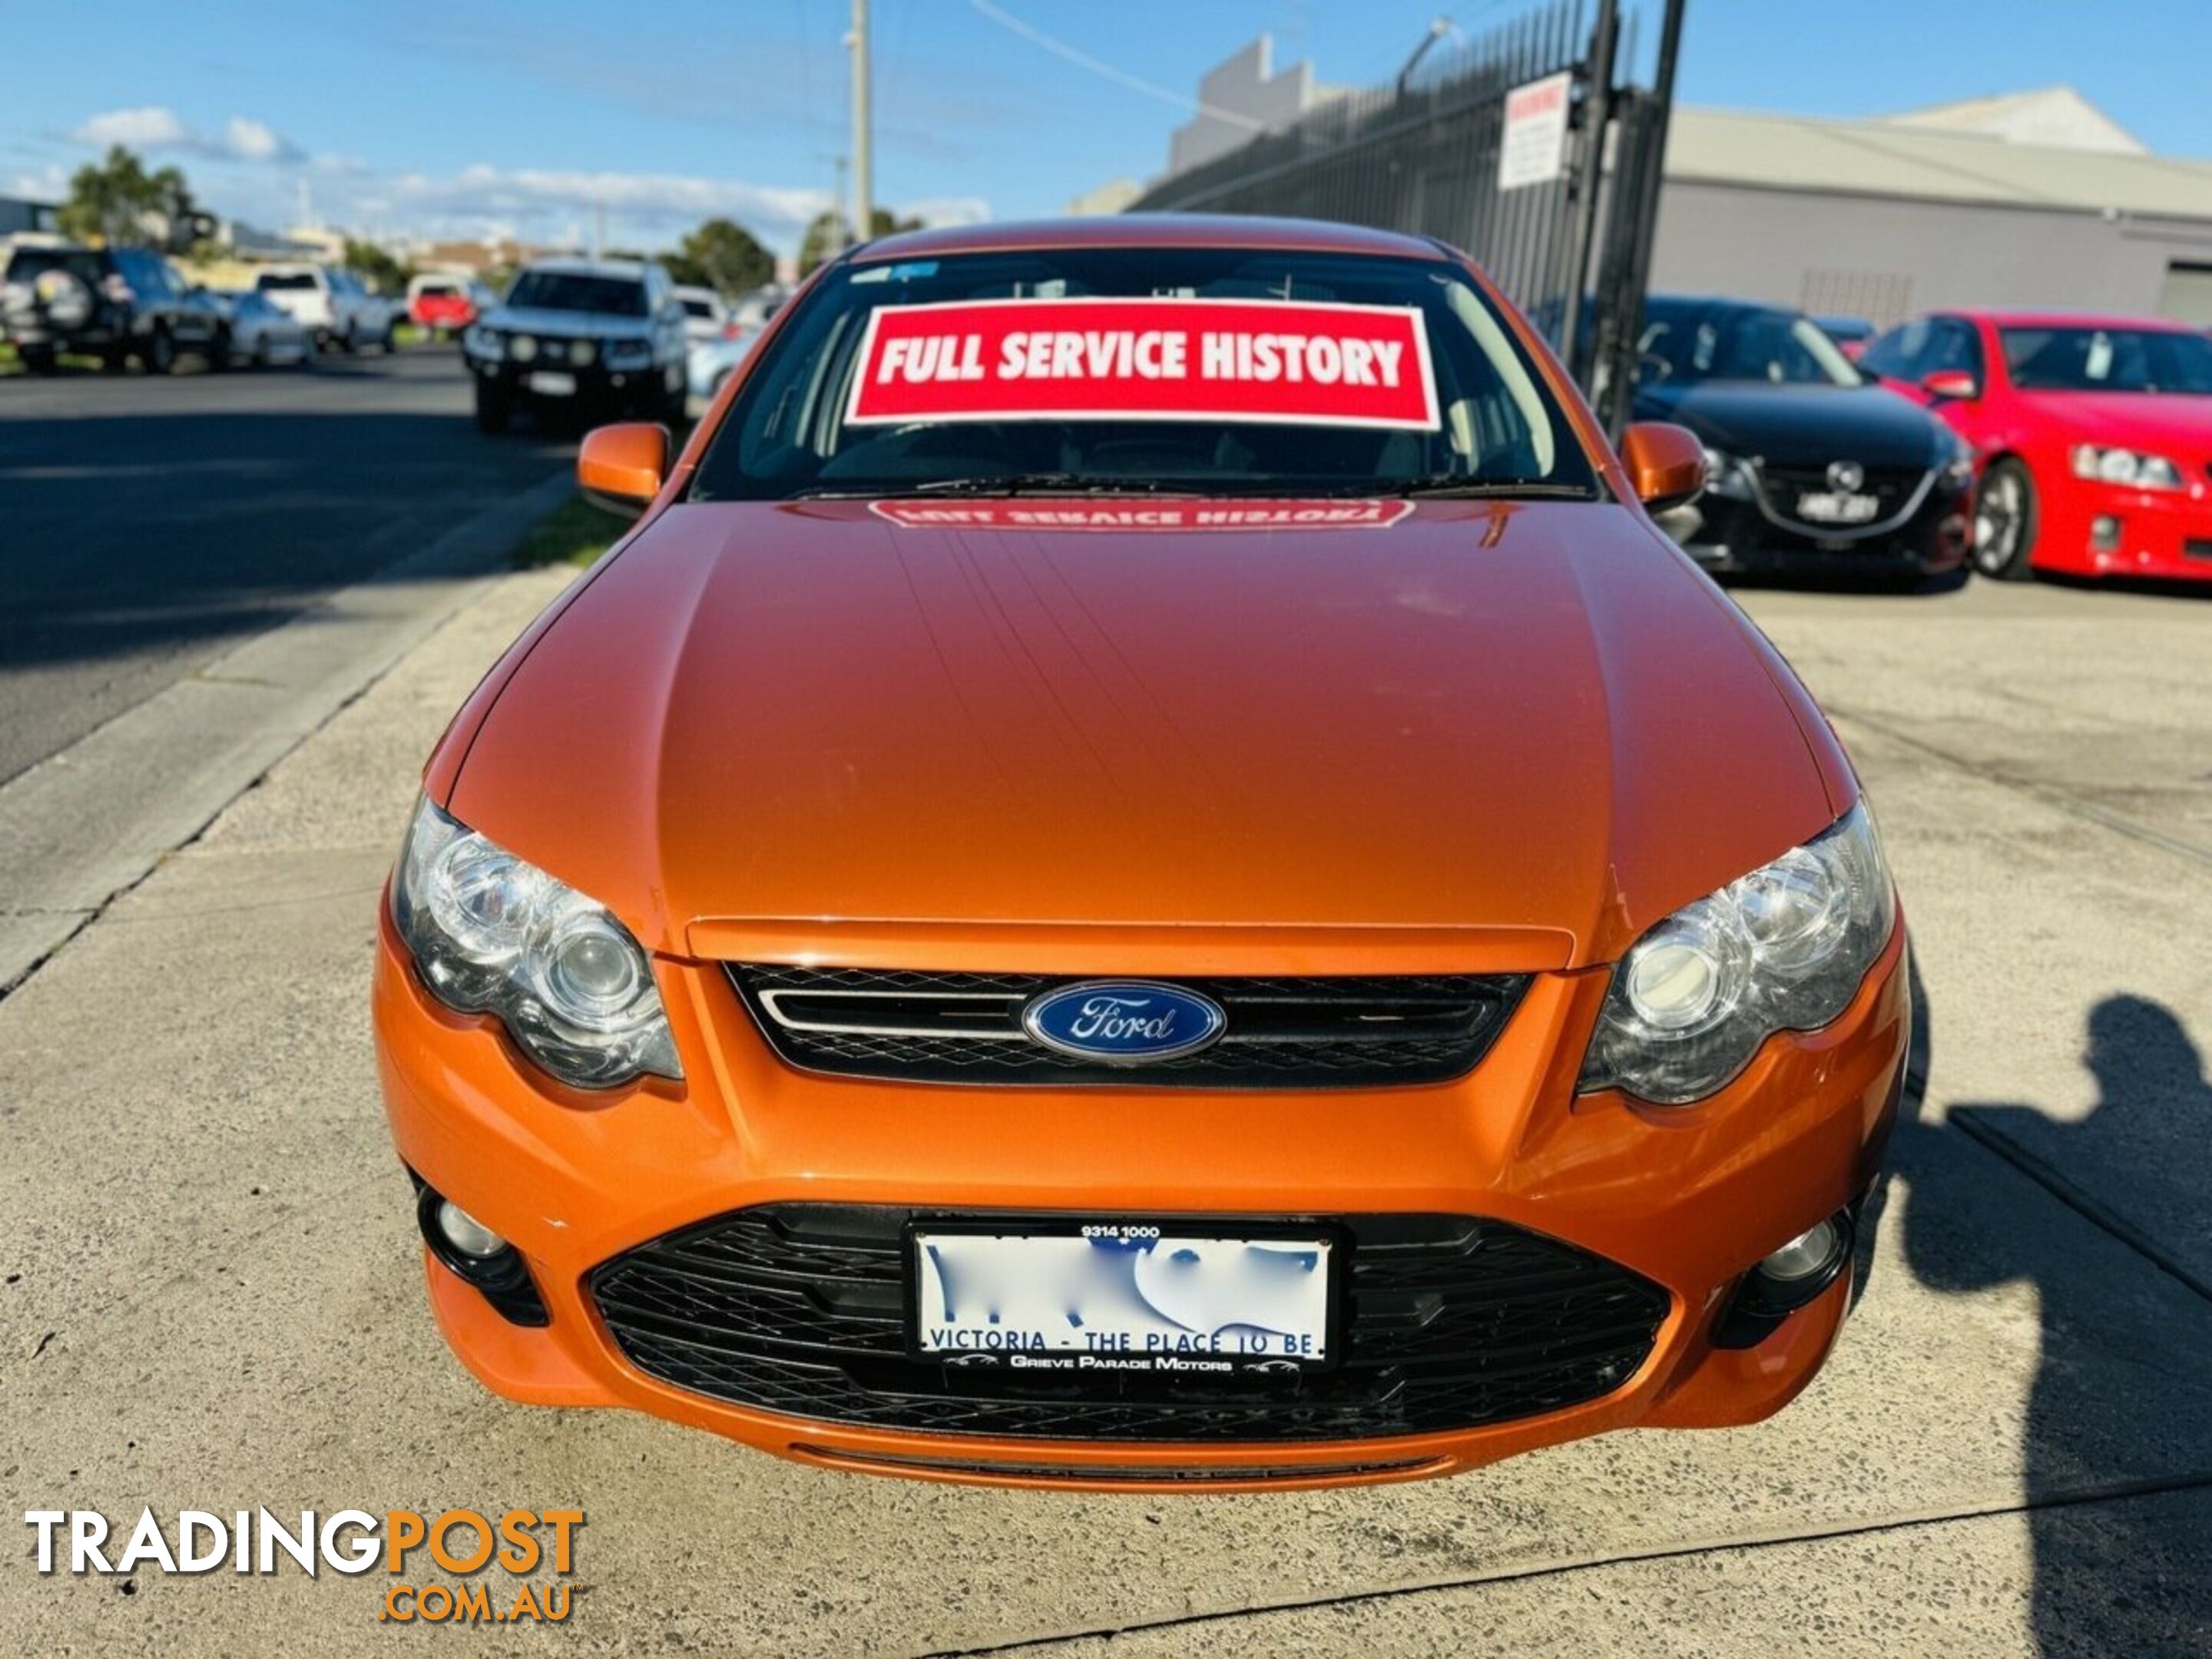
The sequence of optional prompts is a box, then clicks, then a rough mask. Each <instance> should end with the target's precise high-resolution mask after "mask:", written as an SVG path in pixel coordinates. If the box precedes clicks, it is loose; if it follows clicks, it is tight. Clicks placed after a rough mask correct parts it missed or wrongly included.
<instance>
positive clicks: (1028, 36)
mask: <svg viewBox="0 0 2212 1659" xmlns="http://www.w3.org/2000/svg"><path fill="white" fill-rule="evenodd" d="M968 3H969V5H971V6H973V7H974V8H975V9H976V10H977V11H978V12H980V13H981V15H983V16H985V17H987V18H988V19H989V20H990V21H992V22H994V23H996V24H997V25H998V26H999V27H1000V28H1002V29H1005V30H1006V31H1007V32H1008V33H1012V34H1018V35H1019V36H1021V38H1022V39H1023V40H1026V41H1028V42H1029V43H1030V45H1031V46H1037V47H1041V48H1042V50H1044V51H1046V52H1050V53H1051V54H1052V55H1053V56H1054V57H1055V58H1061V59H1063V60H1064V61H1066V62H1067V63H1070V64H1074V65H1075V66H1076V67H1077V68H1078V69H1085V70H1090V71H1091V74H1093V75H1096V76H1100V77H1102V78H1103V79H1104V80H1108V81H1111V82H1113V83H1114V84H1115V86H1117V87H1126V88H1128V89H1129V90H1130V91H1131V92H1140V93H1142V94H1144V95H1145V96H1146V97H1147V98H1157V99H1158V100H1160V102H1162V103H1164V104H1173V105H1174V106H1176V108H1177V109H1181V110H1188V111H1189V112H1191V113H1192V114H1194V115H1207V116H1211V117H1212V118H1213V119H1215V120H1217V121H1226V122H1228V123H1229V124H1230V125H1231V126H1239V127H1243V128H1244V129H1245V130H1246V131H1249V132H1265V131H1267V122H1265V121H1262V120H1260V119H1258V118H1255V117H1253V116H1249V115H1247V114H1245V113H1244V112H1243V111H1242V110H1234V109H1223V108H1221V107H1220V106H1218V105H1214V104H1209V103H1206V102H1204V101H1202V100H1200V99H1196V98H1187V97H1185V96H1184V95H1183V94H1182V93H1179V92H1173V91H1170V89H1169V88H1166V87H1163V86H1158V85H1156V84H1154V83H1153V82H1150V81H1146V80H1142V79H1139V77H1138V76H1133V75H1132V74H1130V73H1129V72H1128V71H1127V70H1121V69H1116V68H1115V67H1114V65H1113V64H1109V63H1107V62H1105V61H1103V59H1101V58H1093V57H1092V56H1091V54H1090V53H1089V52H1085V51H1084V50H1082V49H1081V48H1080V47H1079V46H1069V45H1068V44H1067V42H1066V41H1065V40H1058V39H1056V38H1054V36H1052V35H1049V34H1047V33H1045V32H1044V31H1043V30H1042V29H1040V28H1036V27H1032V26H1030V24H1028V23H1025V22H1024V21H1022V20H1021V19H1020V18H1018V17H1016V16H1015V15H1012V13H1011V12H1007V11H1005V10H1002V9H1000V8H999V7H998V6H995V5H994V4H992V3H991V0H968Z"/></svg>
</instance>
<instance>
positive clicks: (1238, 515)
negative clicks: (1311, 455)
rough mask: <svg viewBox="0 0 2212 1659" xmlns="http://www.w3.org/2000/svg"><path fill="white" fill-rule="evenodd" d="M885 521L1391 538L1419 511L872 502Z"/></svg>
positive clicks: (1093, 502)
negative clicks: (1384, 534)
mask: <svg viewBox="0 0 2212 1659" xmlns="http://www.w3.org/2000/svg"><path fill="white" fill-rule="evenodd" d="M868 506H869V509H870V510H871V511H872V512H873V513H875V514H876V516H877V517H878V518H880V519H885V520H890V522H891V523H892V524H895V525H897V526H899V527H900V528H902V529H905V530H1088V531H1115V532H1127V531H1143V530H1164V531H1173V532H1176V533H1177V534H1185V533H1188V532H1192V531H1205V530H1266V531H1274V530H1387V529H1389V527H1390V526H1392V525H1394V524H1396V523H1397V522H1398V521H1399V520H1401V519H1403V518H1404V517H1405V516H1406V515H1407V513H1411V512H1412V511H1413V502H1411V501H1155V500H1152V499H1150V498H1146V499H1145V500H1142V501H1111V500H1103V499H1099V498H1097V497H1085V498H1084V499H1081V500H1074V499H1070V500H1066V501H1052V500H1049V499H1047V498H1044V497H1039V498H1038V499H1037V500H1035V501H871V502H869V503H868Z"/></svg>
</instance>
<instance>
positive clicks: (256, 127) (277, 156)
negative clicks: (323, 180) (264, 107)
mask: <svg viewBox="0 0 2212 1659" xmlns="http://www.w3.org/2000/svg"><path fill="white" fill-rule="evenodd" d="M222 135H223V139H224V142H225V143H228V145H229V146H230V153H231V154H232V155H235V156H237V157H238V158H239V159H240V161H284V160H286V159H287V158H289V156H290V155H292V154H293V149H292V147H291V145H289V144H288V143H285V142H284V141H283V139H282V138H279V137H277V136H276V130H275V129H274V128H273V127H271V126H270V125H269V124H268V123H267V122H266V121H253V120H249V119H247V118H246V117H245V116H243V115H234V116H232V117H231V118H230V123H229V125H228V126H226V127H224V128H223V130H222Z"/></svg>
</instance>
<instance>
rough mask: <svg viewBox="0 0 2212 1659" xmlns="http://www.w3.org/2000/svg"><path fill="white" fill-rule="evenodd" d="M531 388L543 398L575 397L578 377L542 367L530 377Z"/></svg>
mask: <svg viewBox="0 0 2212 1659" xmlns="http://www.w3.org/2000/svg"><path fill="white" fill-rule="evenodd" d="M530 389H531V390H532V392H536V393H537V394H538V396H539V397H541V398H573V397H574V396H575V395H576V377H575V376H574V375H573V374H551V373H550V372H549V371H547V370H545V369H542V368H541V369H539V370H538V372H537V373H536V374H532V376H531V377H530Z"/></svg>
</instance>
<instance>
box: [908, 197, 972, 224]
mask: <svg viewBox="0 0 2212 1659" xmlns="http://www.w3.org/2000/svg"><path fill="white" fill-rule="evenodd" d="M898 215H899V217H901V218H902V219H919V220H921V222H922V223H924V224H925V225H927V226H929V227H930V228H932V229H935V228H938V227H939V226H940V225H980V224H985V223H987V222H989V220H990V217H991V204H989V203H988V202H987V201H985V200H984V199H983V198H982V197H980V196H932V197H927V198H925V199H924V200H921V201H919V202H908V203H906V204H903V205H902V206H901V207H900V208H899V209H898Z"/></svg>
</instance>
